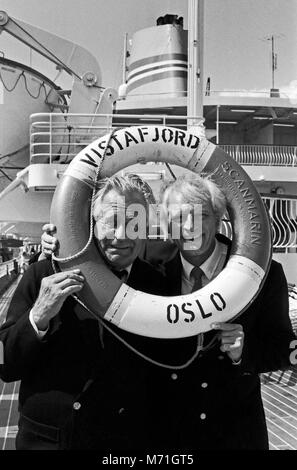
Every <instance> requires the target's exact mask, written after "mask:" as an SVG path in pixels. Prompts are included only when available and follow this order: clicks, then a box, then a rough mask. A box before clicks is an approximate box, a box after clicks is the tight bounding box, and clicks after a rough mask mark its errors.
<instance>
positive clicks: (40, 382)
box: [0, 175, 164, 450]
mask: <svg viewBox="0 0 297 470" xmlns="http://www.w3.org/2000/svg"><path fill="white" fill-rule="evenodd" d="M122 196H124V198H123V197H122ZM150 197H151V194H150V188H149V186H147V185H146V184H145V183H144V182H143V181H142V180H141V179H140V178H138V177H137V176H132V175H131V176H129V177H126V178H122V177H113V178H110V179H109V180H107V182H105V184H104V186H103V187H102V188H101V189H100V190H99V192H98V193H97V199H96V201H95V204H94V218H95V234H96V236H97V240H98V249H99V251H100V253H101V255H102V256H103V258H104V260H105V261H106V263H107V264H108V265H109V266H110V267H111V268H112V269H113V270H114V272H115V273H116V274H117V275H118V276H119V277H121V278H122V279H123V276H124V279H125V280H127V282H128V283H129V284H130V285H131V286H133V287H134V288H135V289H139V290H143V291H146V292H153V293H155V294H161V293H163V292H164V288H163V287H162V284H164V282H163V279H164V278H163V276H162V275H161V274H160V273H158V272H156V271H155V270H154V269H153V268H152V267H151V266H150V265H149V264H147V263H145V262H143V261H140V260H139V259H138V255H139V253H140V251H141V250H142V245H143V243H144V240H141V239H139V238H136V239H131V238H128V237H126V236H125V226H126V225H127V224H128V223H129V220H130V218H131V217H130V216H131V214H129V206H130V205H131V204H141V205H142V206H145V208H146V209H147V208H148V202H149V200H150ZM121 204H124V206H123V207H120V206H121ZM123 209H124V214H125V218H124V220H123V219H121V218H119V220H118V222H117V223H116V225H114V219H116V218H117V216H118V214H119V212H120V211H121V210H123ZM123 271H124V272H123ZM83 284H84V278H83V276H82V275H81V273H80V271H79V270H76V269H73V270H71V271H66V272H60V273H54V272H53V268H52V266H51V262H50V261H49V260H43V261H40V262H38V263H33V264H32V266H30V268H29V269H28V271H27V272H26V273H25V274H24V276H23V278H22V279H21V281H20V283H19V285H18V287H17V289H16V291H15V294H14V296H13V299H12V302H11V304H10V307H9V310H8V314H7V320H6V323H5V324H4V325H3V326H2V328H1V331H0V339H1V341H2V342H3V344H4V364H3V365H1V366H0V372H1V377H2V379H3V380H4V381H14V380H21V386H20V394H19V409H20V421H19V432H18V435H17V439H16V446H17V449H34V450H35V449H109V448H115V449H133V448H134V446H135V447H136V448H137V447H138V448H139V446H140V447H141V448H145V446H146V435H145V414H146V409H145V406H144V403H145V396H146V395H147V390H146V387H145V379H144V380H141V378H142V376H143V375H145V373H147V371H143V370H142V368H143V367H142V366H143V362H144V361H143V359H141V358H139V356H138V355H136V354H135V353H134V352H132V351H131V349H129V347H127V346H126V345H125V344H124V343H123V341H126V342H127V343H130V342H132V343H133V346H134V347H135V346H136V347H137V346H138V343H139V342H141V341H140V338H139V337H136V339H135V338H134V335H131V334H128V333H124V332H119V333H118V336H120V337H121V340H122V341H121V340H119V339H118V337H117V336H115V335H116V334H117V332H116V330H117V328H115V327H112V326H111V327H109V329H106V330H104V332H103V327H102V324H100V323H98V321H97V320H95V319H94V318H93V317H92V316H90V315H89V314H88V313H87V312H86V311H84V309H83V308H82V307H81V306H80V305H79V304H77V303H76V301H75V300H74V298H73V297H71V294H74V293H77V292H79V291H80V289H81V288H82V287H83ZM106 327H107V325H106ZM142 427H144V429H143V431H141V428H142Z"/></svg>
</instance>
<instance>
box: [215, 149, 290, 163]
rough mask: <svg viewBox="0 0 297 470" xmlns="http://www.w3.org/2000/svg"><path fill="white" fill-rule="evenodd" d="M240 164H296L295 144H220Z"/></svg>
mask: <svg viewBox="0 0 297 470" xmlns="http://www.w3.org/2000/svg"><path fill="white" fill-rule="evenodd" d="M220 147H221V148H222V149H223V150H225V152H227V153H228V154H229V155H230V156H231V157H232V158H234V160H236V161H237V162H238V163H240V164H241V165H253V166H260V165H262V166H289V167H290V166H293V167H296V166H297V146H293V145H220Z"/></svg>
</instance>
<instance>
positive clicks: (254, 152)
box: [30, 113, 297, 167]
mask: <svg viewBox="0 0 297 470" xmlns="http://www.w3.org/2000/svg"><path fill="white" fill-rule="evenodd" d="M193 121H194V122H196V123H197V124H198V123H199V122H202V119H201V118H198V117H191V116H170V115H151V114H150V115H145V114H142V115H139V114H115V115H110V114H100V115H98V114H96V115H95V114H68V113H67V114H63V113H38V114H32V115H31V117H30V163H69V162H70V161H71V160H72V158H73V157H75V155H77V153H78V152H79V151H80V150H82V149H83V148H84V147H85V146H87V145H88V144H90V143H91V142H93V141H94V140H95V139H97V138H98V137H100V136H102V135H104V134H106V133H108V132H110V130H111V128H122V127H129V126H135V125H136V126H146V125H153V124H155V125H166V126H173V127H178V128H180V129H186V128H187V124H188V123H189V122H190V123H193ZM111 122H112V125H111ZM220 147H221V148H222V149H224V150H225V151H226V152H227V153H228V154H229V155H231V156H232V157H233V158H234V160H236V161H237V162H238V163H240V164H241V165H253V166H257V165H264V166H282V167H291V166H292V167H296V166H297V146H289V145H288V146H287V145H220Z"/></svg>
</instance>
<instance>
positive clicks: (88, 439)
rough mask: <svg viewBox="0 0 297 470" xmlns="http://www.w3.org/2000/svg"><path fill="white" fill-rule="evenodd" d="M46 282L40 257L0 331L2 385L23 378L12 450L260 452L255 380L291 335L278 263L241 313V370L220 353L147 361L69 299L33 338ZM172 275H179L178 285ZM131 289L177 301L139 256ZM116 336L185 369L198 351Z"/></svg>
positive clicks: (279, 357)
mask: <svg viewBox="0 0 297 470" xmlns="http://www.w3.org/2000/svg"><path fill="white" fill-rule="evenodd" d="M173 262H177V263H178V258H176V259H175V260H173ZM50 274H52V268H51V265H50V263H49V262H48V261H42V262H39V263H36V264H33V265H32V266H31V267H30V268H29V269H28V271H27V272H26V273H25V275H24V276H23V278H22V280H21V282H20V284H19V286H18V288H17V290H16V292H15V294H14V297H13V299H12V302H11V305H10V308H9V311H8V318H7V322H6V323H5V324H4V325H3V327H2V328H1V330H0V339H1V340H2V341H3V343H4V345H5V357H4V366H0V371H1V377H2V378H3V380H6V381H13V380H19V379H21V388H20V397H19V407H20V423H19V433H18V437H17V448H18V449H89V450H91V449H104V450H106V449H122V450H137V449H143V450H149V449H153V450H156V449H158V450H159V451H160V452H163V451H164V450H169V449H172V450H175V451H176V450H177V449H180V450H183V451H185V450H187V449H196V450H199V449H213V448H214V449H221V448H223V449H225V448H227V449H228V448H231V449H232V448H265V446H267V436H266V432H265V426H264V414H263V408H262V403H261V398H260V385H259V380H258V376H257V372H258V371H259V370H271V369H274V368H275V369H276V368H279V367H280V366H285V365H287V363H288V342H289V340H290V339H291V335H292V331H291V328H290V323H289V319H288V315H287V310H286V308H287V297H286V284H285V280H284V276H283V273H282V270H281V267H280V265H277V264H275V263H273V267H272V269H271V273H270V275H269V276H268V279H267V282H266V287H265V291H264V292H263V293H261V294H260V296H259V299H258V300H256V302H255V305H254V306H253V309H252V310H251V311H250V312H246V313H245V314H243V316H242V319H241V320H242V321H243V322H244V324H245V329H246V338H247V339H246V347H245V351H244V361H243V365H242V366H239V367H238V366H236V367H235V366H233V365H232V364H231V361H230V360H229V358H227V357H226V356H225V355H223V354H221V353H220V351H219V349H218V347H217V346H216V347H214V348H212V349H211V350H210V351H208V352H205V353H203V354H202V357H201V358H199V359H198V360H195V361H194V362H193V363H192V364H191V365H190V366H189V367H187V368H185V369H182V370H171V369H168V368H164V367H161V366H157V365H153V364H151V363H149V362H147V361H145V360H144V359H143V358H141V357H139V356H138V355H137V354H135V353H134V352H132V351H131V350H129V349H128V348H127V347H126V346H125V345H124V344H123V343H121V342H120V341H119V340H118V339H116V338H115V337H114V336H113V335H112V334H110V333H109V332H107V331H104V335H103V343H104V346H103V344H102V341H100V332H99V328H98V322H97V321H96V320H94V319H93V318H91V317H89V315H88V314H87V313H86V312H84V311H83V310H82V308H81V307H80V306H79V305H78V304H76V303H75V301H74V300H73V299H72V298H68V299H67V300H66V301H65V303H64V305H63V307H62V309H61V311H60V313H59V315H58V316H57V317H55V318H54V319H53V320H52V321H51V326H50V330H49V332H48V333H47V334H46V336H45V338H44V339H43V340H40V339H39V338H38V337H37V336H36V334H35V332H34V330H33V328H32V326H31V324H30V322H29V311H30V309H31V307H32V305H33V304H34V301H35V299H36V298H37V295H38V292H39V288H40V282H41V279H42V278H43V277H45V276H48V275H50ZM178 276H180V272H179V271H175V276H174V279H176V278H178ZM129 284H130V285H131V286H132V287H134V288H136V289H140V290H143V291H146V292H152V293H155V294H162V295H165V294H166V295H169V294H170V293H171V294H176V293H179V291H178V286H176V284H175V285H173V284H172V283H171V282H170V279H169V282H168V283H167V281H166V282H165V280H164V278H163V277H162V275H160V274H159V273H157V272H156V271H154V270H153V269H152V268H151V267H150V266H149V265H148V264H146V263H143V262H140V261H139V260H138V261H136V262H135V263H134V265H133V268H132V271H131V274H130V277H129ZM177 284H178V283H177ZM176 289H177V291H176ZM268 317H269V318H268ZM113 329H114V330H115V331H116V332H117V333H118V334H119V335H120V336H121V337H122V338H124V339H125V340H126V341H127V342H128V343H129V344H131V345H132V346H133V347H135V348H136V349H138V350H139V351H141V352H142V353H144V354H147V355H148V356H149V357H151V358H153V359H155V360H157V361H159V362H162V363H165V364H171V365H179V364H182V363H184V362H185V361H187V360H188V359H189V358H190V357H191V356H192V354H193V353H194V351H195V348H196V341H197V338H196V337H193V338H185V339H175V340H158V339H150V338H145V337H142V336H137V335H133V334H130V333H127V332H124V331H122V330H119V329H117V328H116V327H113ZM266 348H268V349H266Z"/></svg>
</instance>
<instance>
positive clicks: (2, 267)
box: [0, 259, 16, 278]
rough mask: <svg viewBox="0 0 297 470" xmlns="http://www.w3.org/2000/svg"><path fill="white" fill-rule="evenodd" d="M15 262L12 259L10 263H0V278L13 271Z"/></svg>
mask: <svg viewBox="0 0 297 470" xmlns="http://www.w3.org/2000/svg"><path fill="white" fill-rule="evenodd" d="M15 261H16V259H12V260H10V261H4V262H3V263H0V278H1V277H4V276H8V275H9V274H11V272H12V271H14V269H15Z"/></svg>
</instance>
